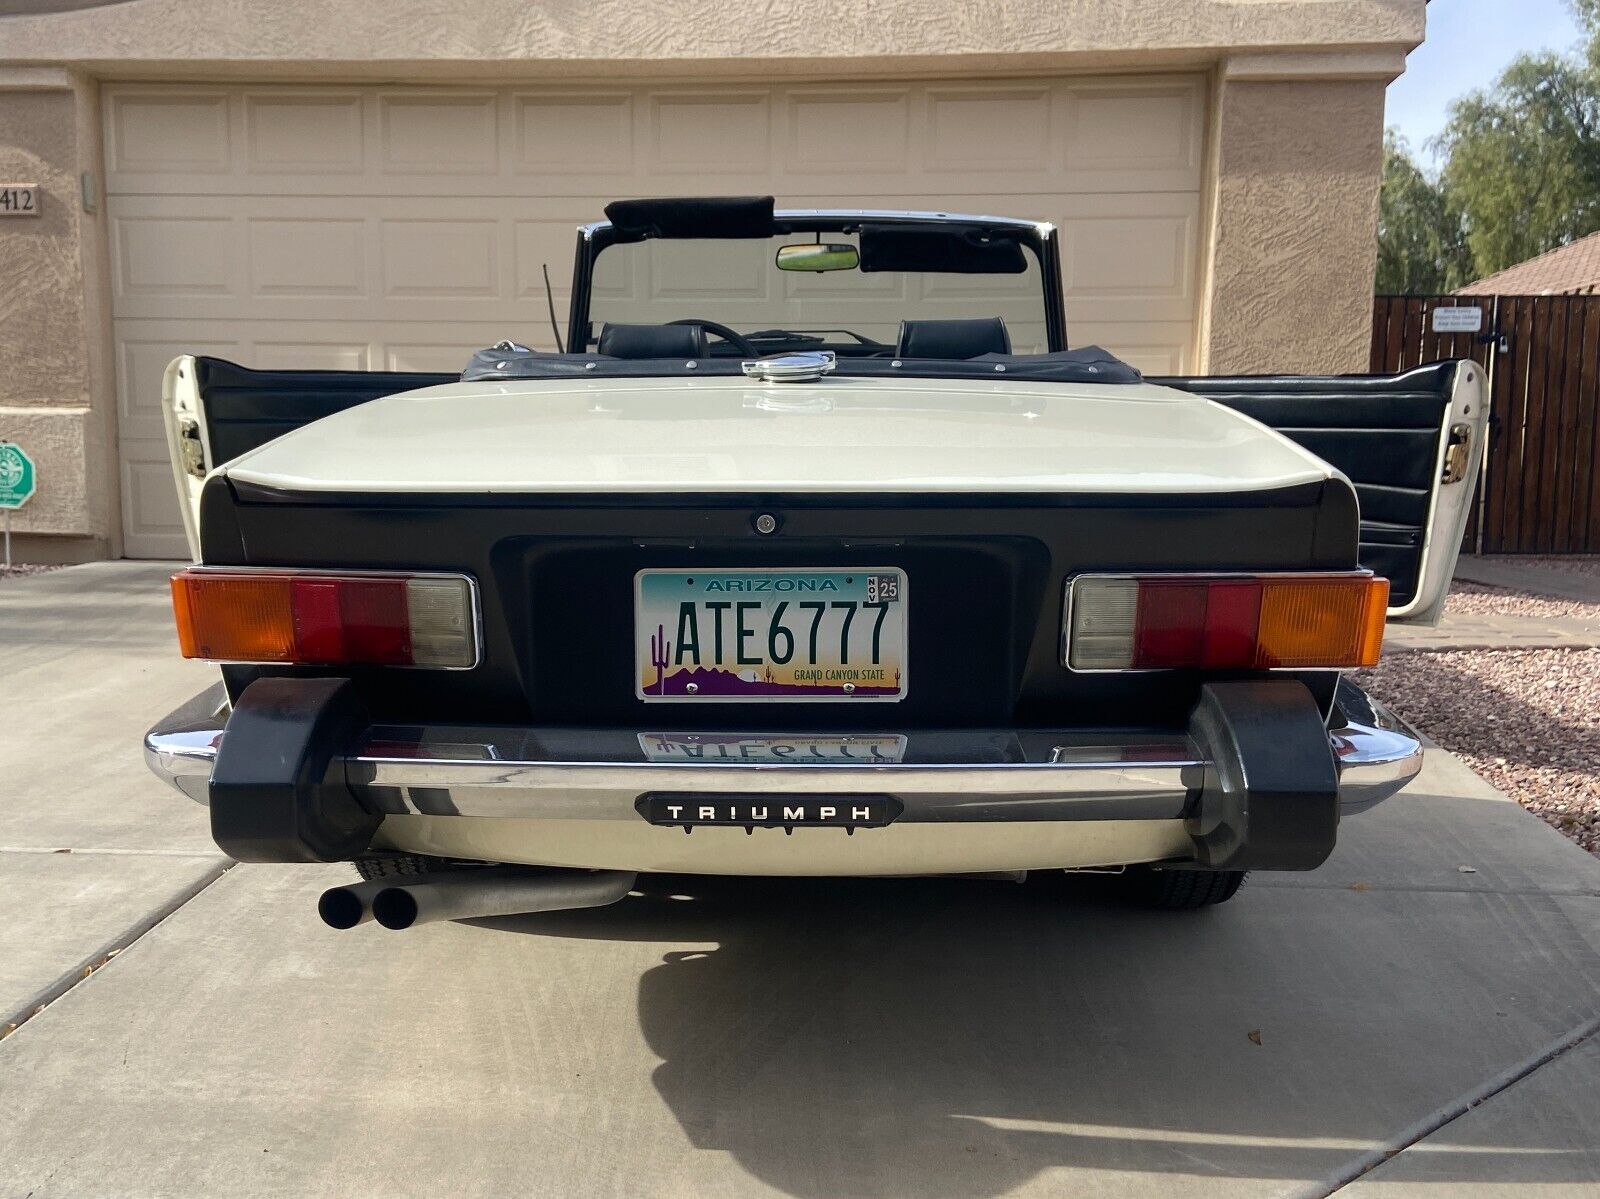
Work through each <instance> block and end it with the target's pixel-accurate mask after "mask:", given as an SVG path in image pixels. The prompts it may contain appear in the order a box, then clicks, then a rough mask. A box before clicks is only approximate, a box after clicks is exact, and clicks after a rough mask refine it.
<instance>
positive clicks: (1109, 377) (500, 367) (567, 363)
mask: <svg viewBox="0 0 1600 1199" xmlns="http://www.w3.org/2000/svg"><path fill="white" fill-rule="evenodd" d="M774 357H781V355H774ZM741 373H743V368H742V366H741V360H740V359H738V358H695V359H683V358H612V357H610V356H608V355H605V354H547V353H544V352H542V351H540V350H502V349H489V350H479V351H478V352H477V353H476V354H474V355H473V356H472V360H471V361H470V362H468V363H467V367H466V369H465V370H463V371H462V372H461V379H462V382H464V383H477V382H481V381H483V380H486V379H570V378H574V377H583V378H588V379H652V378H692V377H694V376H697V375H698V376H705V375H712V376H727V375H738V374H741ZM829 377H830V378H836V379H839V378H842V379H888V378H911V379H993V378H997V377H998V378H1006V379H1028V380H1031V381H1035V382H1042V383H1139V382H1142V381H1143V379H1144V376H1143V375H1141V374H1140V373H1139V372H1138V371H1137V370H1135V369H1134V368H1133V367H1131V366H1129V365H1128V364H1127V363H1126V362H1123V361H1122V360H1121V359H1120V358H1117V357H1116V356H1115V355H1113V354H1111V353H1110V352H1109V351H1108V350H1104V349H1101V348H1100V347H1099V346H1080V347H1079V348H1078V349H1075V350H1060V351H1057V352H1056V353H1053V354H984V355H983V356H982V357H979V358H968V359H965V360H962V361H956V362H951V361H946V360H943V359H935V358H892V359H891V358H840V359H839V360H838V365H837V366H836V367H835V369H834V370H833V372H832V374H831V375H830V376H829Z"/></svg>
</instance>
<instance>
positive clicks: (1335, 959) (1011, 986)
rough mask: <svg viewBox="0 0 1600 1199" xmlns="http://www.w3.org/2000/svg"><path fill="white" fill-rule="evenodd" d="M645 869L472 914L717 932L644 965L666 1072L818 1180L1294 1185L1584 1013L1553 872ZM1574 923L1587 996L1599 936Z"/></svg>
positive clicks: (541, 927)
mask: <svg viewBox="0 0 1600 1199" xmlns="http://www.w3.org/2000/svg"><path fill="white" fill-rule="evenodd" d="M640 884H641V886H640V890H639V891H638V892H636V893H635V894H634V895H633V896H631V897H630V898H629V899H628V900H626V901H624V903H623V904H621V905H618V906H617V907H614V908H611V909H606V910H603V911H594V912H571V913H556V914H549V915H544V916H537V917H517V918H507V919H502V920H495V921H481V922H477V923H478V924H479V925H480V926H487V927H490V928H494V929H499V930H507V931H518V932H526V933H534V934H538V935H541V936H560V937H579V938H582V937H597V938H602V939H605V940H608V941H615V940H641V941H661V942H665V943H671V944H674V945H676V946H682V945H684V944H685V943H686V942H687V943H691V944H693V943H697V942H700V941H702V940H703V941H705V942H707V943H711V944H713V945H714V947H711V948H706V949H681V948H675V949H673V950H670V951H668V952H665V953H664V954H663V956H662V960H661V962H660V964H659V965H657V966H655V967H653V968H651V969H648V970H647V971H646V972H645V973H644V974H643V975H642V977H641V979H640V983H639V1001H638V1006H639V1021H640V1025H641V1028H642V1031H643V1034H644V1037H645V1040H646V1041H647V1043H648V1045H649V1047H650V1049H651V1050H652V1051H653V1052H654V1053H655V1054H656V1055H657V1056H659V1057H660V1059H661V1062H660V1064H659V1065H658V1066H657V1067H656V1068H655V1070H654V1073H653V1076H652V1081H653V1083H654V1085H655V1088H656V1090H657V1092H658V1093H659V1095H660V1096H661V1098H662V1099H663V1101H664V1102H665V1103H666V1105H667V1106H668V1107H669V1108H670V1110H671V1112H672V1114H673V1116H674V1117H675V1118H676V1120H677V1121H678V1123H679V1124H680V1126H681V1127H682V1129H683V1131H684V1133H685V1134H686V1135H687V1137H688V1138H689V1140H690V1141H691V1142H692V1144H693V1145H694V1146H695V1147H696V1148H697V1149H702V1150H715V1151H722V1152H725V1153H728V1154H731V1155H732V1156H733V1157H734V1158H735V1159H736V1160H737V1161H738V1162H739V1163H740V1165H741V1166H742V1167H743V1168H744V1169H745V1170H747V1171H748V1172H749V1173H750V1174H751V1175H753V1176H754V1177H755V1178H758V1179H760V1180H761V1181H762V1182H764V1183H766V1184H767V1185H769V1186H771V1187H774V1188H778V1189H780V1190H782V1191H784V1192H787V1193H789V1194H791V1195H796V1196H805V1197H807V1199H810V1197H813V1196H815V1197H818V1199H820V1197H822V1196H842V1195H874V1196H876V1195H915V1196H925V1197H943V1196H972V1195H1000V1194H1007V1193H1012V1192H1031V1191H1033V1190H1034V1189H1035V1188H1039V1189H1040V1193H1043V1192H1044V1191H1046V1190H1050V1189H1052V1188H1058V1187H1059V1186H1060V1185H1061V1184H1062V1183H1063V1182H1074V1181H1076V1182H1083V1181H1086V1180H1087V1178H1088V1177H1089V1176H1090V1175H1103V1174H1104V1173H1105V1172H1110V1173H1114V1174H1120V1175H1127V1174H1130V1173H1140V1174H1144V1175H1154V1176H1156V1178H1158V1179H1159V1178H1160V1177H1169V1178H1171V1177H1172V1176H1184V1177H1185V1178H1186V1179H1188V1180H1190V1181H1189V1182H1188V1183H1186V1184H1185V1185H1186V1186H1192V1185H1193V1184H1194V1183H1195V1182H1197V1181H1198V1180H1200V1179H1205V1178H1211V1179H1213V1180H1216V1183H1217V1185H1216V1190H1217V1192H1218V1193H1224V1194H1232V1193H1237V1192H1236V1191H1235V1189H1234V1187H1235V1186H1236V1182H1227V1181H1226V1180H1230V1179H1231V1180H1242V1179H1255V1180H1277V1181H1278V1182H1279V1183H1280V1185H1279V1186H1275V1187H1267V1188H1264V1190H1265V1191H1266V1192H1267V1193H1279V1192H1281V1190H1282V1189H1283V1187H1284V1186H1286V1185H1298V1186H1305V1185H1308V1184H1314V1183H1315V1182H1316V1181H1317V1180H1320V1179H1324V1178H1328V1177H1331V1176H1333V1175H1335V1174H1337V1173H1338V1172H1339V1171H1340V1170H1341V1169H1342V1168H1343V1167H1344V1166H1346V1165H1347V1164H1348V1163H1349V1162H1351V1161H1352V1160H1353V1159H1355V1158H1356V1157H1358V1156H1359V1155H1360V1154H1361V1153H1363V1152H1364V1151H1366V1150H1368V1149H1370V1148H1371V1147H1372V1146H1373V1145H1374V1144H1378V1143H1381V1142H1383V1141H1384V1140H1386V1139H1387V1138H1389V1137H1391V1136H1393V1135H1394V1134H1395V1133H1396V1132H1397V1131H1398V1130H1399V1129H1401V1128H1403V1127H1405V1126H1406V1125H1408V1124H1410V1123H1412V1122H1413V1121H1415V1120H1417V1119H1419V1118H1421V1117H1423V1116H1424V1115H1426V1114H1427V1113H1428V1112H1430V1111H1433V1110H1435V1109H1436V1108H1438V1107H1440V1106H1442V1105H1443V1104H1445V1103H1447V1102H1449V1101H1450V1100H1451V1099H1453V1098H1455V1097H1456V1096H1458V1095H1460V1094H1462V1093H1463V1092H1465V1091H1467V1090H1469V1089H1471V1088H1472V1087H1473V1086H1475V1085H1477V1083H1479V1082H1481V1081H1482V1080H1483V1079H1486V1078H1488V1077H1490V1076H1492V1075H1493V1074H1494V1073H1497V1072H1498V1071H1500V1070H1503V1069H1505V1068H1506V1067H1507V1066H1508V1065H1510V1064H1511V1063H1512V1062H1514V1061H1517V1060H1519V1059H1521V1058H1522V1057H1524V1056H1526V1054H1527V1053H1528V1052H1530V1051H1531V1049H1532V1048H1533V1047H1535V1046H1537V1045H1539V1044H1542V1043H1543V1042H1544V1041H1545V1040H1547V1039H1548V1037H1549V1036H1550V1035H1553V1033H1552V1032H1550V1031H1546V1030H1547V1029H1554V1030H1556V1031H1559V1030H1560V1028H1563V1027H1566V1026H1567V1025H1564V1024H1563V1023H1562V1022H1563V1021H1566V1020H1570V1019H1573V1018H1575V1017H1574V1015H1573V1012H1572V1010H1571V1009H1568V1008H1566V1007H1565V1005H1556V1006H1557V1007H1558V1008H1559V1009H1561V1010H1556V1011H1552V1010H1550V1005H1549V1004H1547V1003H1544V1002H1541V1000H1540V999H1539V997H1538V995H1539V991H1540V989H1541V983H1540V981H1539V975H1540V974H1541V973H1542V972H1545V971H1548V970H1549V969H1550V968H1551V966H1552V965H1554V964H1555V963H1553V962H1552V961H1551V955H1550V947H1549V946H1543V947H1531V946H1529V945H1527V944H1526V943H1525V940H1524V939H1523V938H1520V937H1518V936H1517V935H1516V934H1515V930H1514V928H1513V927H1512V926H1513V925H1515V924H1518V923H1521V922H1522V920H1524V919H1530V918H1532V919H1537V920H1540V921H1542V922H1545V923H1546V924H1551V923H1559V922H1565V920H1566V917H1565V916H1564V915H1563V914H1562V912H1561V910H1560V909H1559V907H1558V905H1559V904H1560V903H1561V902H1563V901H1562V900H1561V899H1560V898H1558V897H1549V896H1539V895H1526V896H1524V895H1519V896H1514V897H1508V896H1505V895H1503V894H1502V895H1488V894H1469V893H1465V892H1458V893H1450V894H1439V893H1434V894H1428V895H1416V894H1403V893H1392V892H1391V893H1387V894H1377V893H1349V892H1339V891H1333V892H1330V891H1327V890H1321V889H1318V890H1312V889H1306V890H1298V889H1293V888H1280V887H1274V888H1271V889H1266V888H1263V889H1259V890H1256V891H1254V892H1252V891H1250V890H1249V889H1248V888H1247V889H1246V891H1245V892H1244V893H1242V894H1241V896H1240V898H1239V899H1238V900H1237V901H1235V903H1234V904H1232V905H1230V906H1229V907H1226V908H1221V909H1215V910H1212V911H1204V912H1198V913H1183V914H1160V913H1147V912H1140V911H1133V910H1127V909H1123V908H1119V907H1116V906H1113V905H1111V904H1109V903H1107V902H1103V901H1100V900H1098V899H1097V897H1096V896H1095V894H1094V888H1093V886H1092V885H1090V886H1088V887H1086V888H1080V889H1077V892H1076V894H1068V895H1062V894H1060V893H1059V891H1060V890H1061V889H1060V888H1055V889H1044V888H1037V887H1033V886H1029V887H1017V886H1015V885H1012V884H1005V883H997V882H987V881H966V880H954V879H949V880H941V879H915V880H821V879H819V880H793V879H783V880H777V879H774V880H749V879H743V880H739V879H717V878H666V877H656V878H649V879H641V880H640ZM1571 902H1584V901H1571ZM1588 902H1592V901H1588ZM1529 908H1538V909H1539V911H1538V912H1537V913H1535V912H1533V911H1530V910H1528V909H1529ZM1507 909H1509V910H1507ZM1486 921H1487V922H1486ZM1569 948H1570V949H1571V950H1572V951H1573V952H1574V953H1576V954H1578V955H1580V956H1581V957H1582V959H1583V960H1582V962H1581V966H1580V968H1579V969H1578V970H1577V971H1576V973H1577V974H1578V975H1581V976H1587V977H1585V978H1583V979H1582V981H1580V980H1579V979H1578V978H1572V977H1569V979H1568V981H1569V982H1570V983H1576V984H1577V989H1578V990H1586V991H1587V993H1588V996H1589V997H1590V1000H1591V1001H1592V997H1593V995H1594V991H1595V987H1594V980H1595V978H1596V975H1597V968H1596V964H1595V961H1594V954H1593V952H1592V949H1593V946H1592V944H1591V943H1590V942H1589V941H1588V940H1587V938H1586V937H1583V936H1578V935H1574V936H1573V938H1572V945H1571V946H1570V947H1569ZM1518 955H1521V956H1522V957H1524V958H1525V959H1526V960H1525V961H1522V962H1520V963H1519V962H1516V961H1512V960H1509V959H1511V958H1516V957H1517V956H1518ZM1557 956H1558V957H1559V956H1564V955H1561V954H1558V955H1557ZM1566 965H1568V966H1579V965H1580V964H1579V963H1578V962H1576V961H1573V960H1571V959H1569V960H1568V961H1567V963H1566ZM1508 987H1509V988H1510V989H1508ZM1590 1010H1592V1004H1591V1008H1590ZM1258 1042H1259V1043H1258ZM1465 1160H1467V1161H1468V1162H1469V1163H1470V1178H1471V1179H1472V1180H1475V1181H1481V1180H1485V1179H1495V1178H1499V1179H1505V1180H1516V1181H1519V1182H1571V1181H1576V1180H1578V1178H1580V1177H1582V1176H1583V1175H1584V1174H1586V1173H1588V1172H1592V1170H1593V1163H1592V1161H1589V1162H1585V1161H1578V1160H1572V1159H1571V1158H1570V1157H1568V1156H1563V1155H1562V1154H1561V1153H1560V1152H1559V1151H1552V1152H1543V1151H1541V1149H1540V1147H1537V1146H1533V1147H1530V1146H1525V1145H1519V1146H1516V1147H1514V1148H1507V1149H1504V1150H1496V1151H1490V1152H1480V1153H1474V1154H1472V1155H1471V1156H1470V1158H1468V1159H1465ZM1584 1180H1585V1181H1588V1180H1589V1179H1587V1178H1585V1179H1584ZM1463 1181H1465V1179H1463ZM1030 1183H1031V1184H1032V1185H1031V1186H1030V1185H1029V1184H1030ZM1125 1183H1126V1184H1129V1185H1131V1187H1132V1189H1133V1190H1135V1191H1140V1190H1145V1189H1146V1188H1147V1187H1150V1185H1151V1180H1150V1179H1146V1180H1145V1185H1144V1186H1140V1185H1138V1184H1136V1183H1135V1182H1134V1180H1133V1179H1131V1178H1125ZM1251 1189H1252V1190H1253V1191H1254V1190H1257V1189H1261V1188H1257V1187H1252V1188H1251ZM1164 1191H1165V1188H1164V1187H1163V1186H1162V1185H1160V1184H1157V1185H1155V1186H1154V1187H1153V1189H1150V1190H1149V1192H1148V1193H1164ZM1056 1193H1061V1192H1060V1191H1059V1190H1056Z"/></svg>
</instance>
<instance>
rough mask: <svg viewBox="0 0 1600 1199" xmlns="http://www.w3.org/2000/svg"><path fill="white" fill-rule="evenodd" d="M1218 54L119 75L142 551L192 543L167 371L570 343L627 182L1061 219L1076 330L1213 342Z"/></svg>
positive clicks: (125, 304) (120, 338)
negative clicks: (1211, 205)
mask: <svg viewBox="0 0 1600 1199" xmlns="http://www.w3.org/2000/svg"><path fill="white" fill-rule="evenodd" d="M1204 94H1205V93H1204V89H1203V86H1202V83H1201V81H1200V80H1199V79H1198V78H1194V77H1188V76H1183V77H1168V76H1163V77H1157V78H1149V79H1138V78H1117V79H1062V80H1032V81H1020V82H1016V81H1014V82H1004V83H998V82H997V83H993V84H973V83H959V84H958V83H926V84H900V83H897V84H883V85H845V84H829V85H807V86H785V87H771V88H767V87H718V88H705V87H701V88H687V87H642V88H635V89H608V88H599V87H596V88H590V89H582V90H562V91H548V90H528V89H506V90H454V89H450V90H446V89H435V88H419V87H398V88H303V87H274V86H262V87H246V88H224V87H215V88H212V87H164V86H157V85H119V86H112V87H108V88H106V89H105V130H106V154H107V158H108V162H107V205H108V214H109V219H110V234H111V278H112V314H113V318H114V337H115V342H116V365H117V386H118V393H119V404H120V413H119V414H120V429H121V463H122V499H123V513H124V530H125V534H126V546H127V552H128V553H129V554H130V555H133V556H158V555H160V556H164V555H181V554H183V553H184V540H183V535H182V532H181V529H180V526H179V523H178V514H177V504H176V500H175V499H174V497H173V495H172V484H171V476H170V474H169V471H168V467H167V465H166V451H165V448H164V446H163V443H162V434H161V419H160V411H159V393H160V383H161V373H162V370H163V369H164V367H165V365H166V363H167V362H168V360H170V359H171V358H172V357H174V356H175V355H177V354H179V353H186V352H193V353H205V354H215V355H220V356H222V357H226V358H231V359H234V360H235V361H238V362H242V363H245V364H246V365H249V366H257V367H321V368H330V369H340V370H364V369H394V370H439V371H454V370H459V369H460V368H461V366H462V364H463V363H464V362H465V361H466V359H467V356H468V355H469V354H470V353H471V352H472V351H473V350H474V349H476V348H478V347H481V346H484V345H487V344H490V343H492V342H494V341H496V340H499V339H500V338H502V337H508V336H509V337H514V338H516V339H517V340H519V341H524V342H530V343H532V344H535V345H540V346H546V347H549V346H550V345H551V335H550V328H549V320H548V317H547V316H546V312H545V295H544V282H543V275H542V271H541V268H542V266H543V265H544V264H547V263H548V264H549V268H550V276H551V281H552V283H553V285H554V290H555V301H556V309H557V312H558V313H559V314H561V315H562V316H563V318H564V315H565V311H566V303H567V290H566V289H567V280H568V277H569V275H570V273H571V261H572V246H573V228H574V226H576V225H578V224H580V223H582V222H585V221H589V220H593V219H595V218H597V217H598V216H599V215H600V210H601V208H602V207H603V205H604V204H605V203H606V201H608V200H611V199H614V198H617V197H620V196H636V195H673V194H678V195H683V194H721V195H735V194H764V193H768V192H770V193H772V194H773V195H775V196H777V197H778V198H779V202H780V204H785V205H791V206H794V207H814V206H818V205H823V204H830V203H842V204H848V205H850V206H854V207H874V208H913V209H922V208H937V209H947V210H954V211H958V212H993V213H1000V214H1003V215H1008V216H1025V217H1033V218H1042V219H1046V220H1051V221H1054V222H1056V223H1057V224H1058V225H1060V226H1061V228H1062V251H1063V256H1064V259H1065V276H1066V289H1067V318H1068V322H1069V327H1068V336H1069V338H1070V340H1071V341H1072V343H1073V344H1075V345H1081V344H1087V343H1090V342H1098V343H1100V344H1102V345H1105V346H1108V347H1109V348H1111V349H1112V350H1114V351H1116V352H1117V353H1119V354H1121V355H1123V356H1124V357H1126V358H1128V359H1130V360H1131V361H1132V362H1134V363H1135V364H1136V365H1138V366H1140V367H1143V368H1144V369H1146V370H1148V371H1151V372H1172V371H1181V370H1183V369H1186V368H1187V367H1188V366H1189V365H1190V363H1191V360H1192V346H1193V341H1194V327H1195V308H1196V291H1197V287H1196V268H1197V264H1198V257H1199V250H1198V239H1199V224H1200V221H1199V216H1200V198H1199V189H1200V175H1201V163H1202V146H1203V140H1204V138H1203V132H1202V130H1203V126H1204V113H1203V108H1204Z"/></svg>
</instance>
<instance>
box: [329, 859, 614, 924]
mask: <svg viewBox="0 0 1600 1199" xmlns="http://www.w3.org/2000/svg"><path fill="white" fill-rule="evenodd" d="M415 878H416V881H414V882H402V881H400V880H398V879H393V878H376V879H370V880H368V881H367V882H362V883H351V884H349V885H348V886H344V887H330V888H329V889H328V890H326V891H324V892H323V893H322V896H321V898H319V899H318V900H317V914H318V915H319V916H321V917H322V921H323V923H324V924H326V925H328V926H329V927H330V928H355V927H356V925H358V924H365V923H366V922H367V921H368V920H376V921H377V922H378V923H379V924H381V925H383V927H384V928H392V929H402V928H410V927H412V926H413V925H417V924H430V923H432V922H433V921H436V920H473V919H479V918H482V917H488V916H523V915H527V914H529V913H532V912H559V911H567V910H570V909H573V908H598V907H604V906H605V905H606V904H611V903H616V902H617V901H618V900H619V899H621V898H622V897H623V896H625V895H626V894H627V893H628V892H629V891H631V890H633V884H634V880H635V879H636V878H637V875H635V874H634V873H633V872H632V871H627V870H533V869H529V868H527V867H518V866H484V867H475V868H472V869H468V870H454V871H449V872H441V873H439V874H420V875H417V876H415Z"/></svg>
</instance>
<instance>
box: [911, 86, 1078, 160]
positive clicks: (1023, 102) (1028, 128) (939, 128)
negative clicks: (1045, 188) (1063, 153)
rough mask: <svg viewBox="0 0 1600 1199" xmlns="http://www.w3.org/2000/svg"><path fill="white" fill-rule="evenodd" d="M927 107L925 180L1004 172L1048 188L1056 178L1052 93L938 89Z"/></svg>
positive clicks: (1039, 89)
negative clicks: (1045, 183)
mask: <svg viewBox="0 0 1600 1199" xmlns="http://www.w3.org/2000/svg"><path fill="white" fill-rule="evenodd" d="M926 104H927V121H926V124H925V136H926V138H927V144H926V149H925V151H924V154H923V164H924V173H925V174H929V173H931V174H937V175H943V174H950V175H955V176H961V175H971V174H973V173H976V172H984V173H987V172H992V171H1004V172H1006V173H1007V174H1008V175H1015V176H1017V177H1018V179H1019V180H1021V181H1023V182H1024V183H1027V182H1034V181H1037V182H1040V183H1042V181H1043V180H1045V179H1047V178H1049V176H1050V175H1051V174H1052V173H1053V172H1054V170H1055V160H1056V158H1057V157H1058V156H1057V155H1056V154H1054V153H1053V152H1052V151H1053V147H1052V144H1051V143H1052V141H1053V139H1054V128H1053V126H1054V124H1055V123H1054V121H1053V120H1052V119H1051V117H1052V111H1051V110H1052V107H1053V105H1052V104H1051V91H1050V89H1049V88H1044V87H1028V88H1016V87H1006V88H936V89H933V90H930V91H929V92H928V95H927V99H926Z"/></svg>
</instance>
